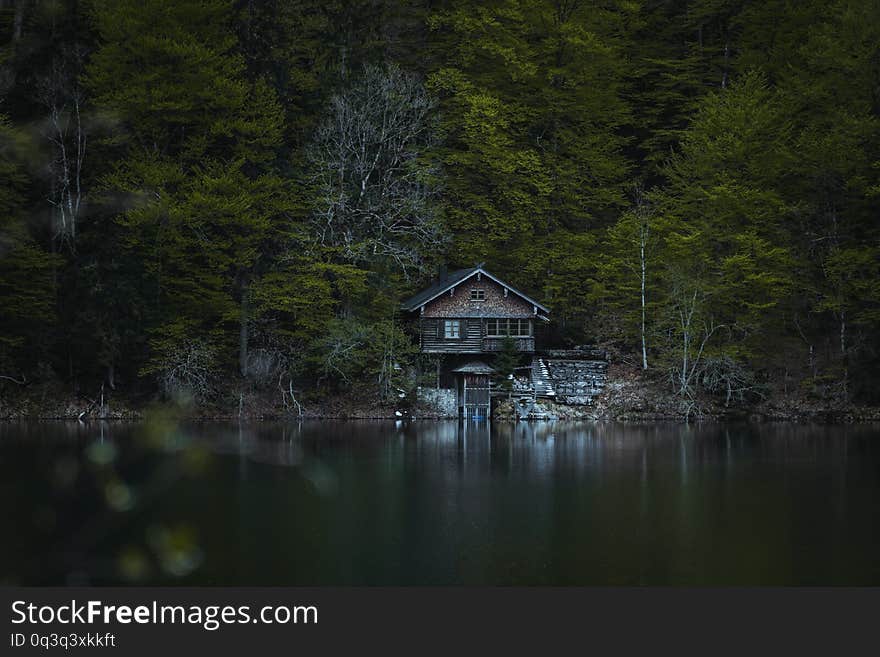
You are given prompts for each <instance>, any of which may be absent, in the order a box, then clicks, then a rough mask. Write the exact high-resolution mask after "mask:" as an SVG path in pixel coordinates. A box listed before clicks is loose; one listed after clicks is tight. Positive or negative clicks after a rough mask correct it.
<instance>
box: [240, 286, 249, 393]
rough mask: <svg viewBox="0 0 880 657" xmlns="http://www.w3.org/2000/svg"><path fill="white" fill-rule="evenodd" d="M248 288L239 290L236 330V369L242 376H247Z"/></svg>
mask: <svg viewBox="0 0 880 657" xmlns="http://www.w3.org/2000/svg"><path fill="white" fill-rule="evenodd" d="M248 310H249V308H248V290H247V288H243V289H242V291H241V321H240V323H239V330H238V370H239V372H240V373H241V375H242V376H247V362H248Z"/></svg>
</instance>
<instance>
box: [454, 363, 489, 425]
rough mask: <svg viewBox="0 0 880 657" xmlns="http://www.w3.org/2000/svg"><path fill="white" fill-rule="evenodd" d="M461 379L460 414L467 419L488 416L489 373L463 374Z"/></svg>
mask: <svg viewBox="0 0 880 657" xmlns="http://www.w3.org/2000/svg"><path fill="white" fill-rule="evenodd" d="M462 379H463V380H462V387H461V398H460V399H461V403H460V405H459V408H460V410H461V412H462V416H463V417H464V418H465V419H468V420H472V419H482V418H487V417H489V399H490V396H489V386H490V379H489V375H488V374H463V375H462Z"/></svg>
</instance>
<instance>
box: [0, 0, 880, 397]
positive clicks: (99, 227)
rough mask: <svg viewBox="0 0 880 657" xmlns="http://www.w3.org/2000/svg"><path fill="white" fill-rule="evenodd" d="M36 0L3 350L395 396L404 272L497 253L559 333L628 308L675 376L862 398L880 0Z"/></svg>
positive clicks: (599, 327) (10, 361) (3, 262)
mask: <svg viewBox="0 0 880 657" xmlns="http://www.w3.org/2000/svg"><path fill="white" fill-rule="evenodd" d="M21 7H22V8H23V11H24V16H23V18H24V20H23V22H22V32H21V34H20V35H18V36H17V37H16V38H15V39H13V38H12V33H11V32H10V33H9V34H5V33H4V38H7V37H8V38H7V41H6V42H4V43H2V44H0V49H2V52H0V67H2V74H3V75H2V78H3V80H4V94H3V111H4V113H5V114H7V115H8V117H9V119H8V120H5V119H4V121H3V122H2V125H0V368H2V371H0V374H5V372H6V369H7V368H11V371H14V372H16V373H17V374H16V375H19V374H23V373H25V372H36V371H38V370H42V371H45V370H46V369H47V368H46V367H45V366H43V365H41V363H44V362H49V363H51V367H52V369H54V373H55V375H56V376H58V377H59V378H61V379H63V380H64V381H65V382H67V383H69V384H70V385H71V386H72V387H73V388H80V387H83V386H93V387H94V386H97V385H100V382H101V381H102V380H106V381H107V382H108V383H111V384H113V383H114V381H116V382H118V383H119V384H120V385H121V386H123V387H125V388H126V389H131V390H134V389H137V388H138V387H141V389H142V390H143V391H144V392H154V391H155V390H156V389H157V388H162V389H164V390H165V392H167V393H169V394H178V392H179V391H181V390H184V389H186V390H190V393H187V394H201V395H204V396H205V397H206V398H207V397H211V396H212V395H213V394H214V392H215V391H213V389H212V388H213V386H214V385H215V384H216V383H217V382H218V380H222V379H223V378H224V377H226V379H227V380H234V379H231V378H230V377H232V376H233V375H234V373H236V372H238V374H240V375H242V376H243V377H245V378H246V380H247V381H250V382H256V379H257V377H256V375H255V373H254V372H255V371H256V370H259V371H260V372H262V376H263V378H264V379H265V378H266V376H268V374H269V373H271V374H272V377H276V378H277V376H280V377H281V379H284V380H289V381H292V380H293V379H296V385H297V386H298V387H299V388H300V389H302V388H304V387H311V388H313V389H321V390H323V391H325V392H326V391H337V392H338V391H342V390H348V391H351V390H354V389H358V390H360V389H363V388H366V389H369V390H370V391H373V392H378V393H379V394H380V395H382V396H383V397H384V398H385V399H386V400H393V399H395V395H398V394H399V393H398V392H397V390H398V389H403V390H407V389H408V386H409V383H408V380H407V378H406V376H405V372H406V371H407V365H408V363H409V362H411V360H412V359H413V347H412V344H411V341H410V340H409V338H407V337H406V332H405V331H404V330H403V329H402V327H401V323H400V319H399V318H398V317H397V309H398V308H399V301H400V298H401V297H402V296H404V295H406V294H407V293H410V292H412V291H415V290H417V289H418V288H419V287H420V285H421V284H422V283H424V282H425V281H426V279H427V278H428V275H429V274H428V270H430V269H432V268H433V267H434V265H435V263H436V262H438V261H440V260H446V261H448V262H449V263H450V264H456V265H458V264H460V265H471V264H473V263H475V262H478V261H484V262H486V265H487V267H489V268H490V269H491V270H492V271H493V272H494V273H496V274H497V275H499V276H501V277H502V278H504V279H506V280H510V281H511V283H513V284H515V285H517V286H518V287H521V288H522V289H525V290H527V291H528V292H529V293H530V294H533V295H534V296H535V297H536V298H538V299H540V300H541V301H542V302H543V303H545V304H547V305H548V306H550V307H551V308H552V309H553V312H552V315H551V316H552V318H553V326H552V327H551V333H552V334H553V336H555V337H554V339H555V340H556V341H557V342H558V343H560V346H562V345H571V344H577V343H584V342H589V341H599V342H602V343H604V344H607V345H613V346H614V347H616V348H617V349H619V350H620V351H621V352H623V353H624V354H625V355H626V356H627V357H629V354H630V353H639V356H641V353H640V352H641V343H642V341H643V340H644V343H645V345H646V349H645V350H646V356H647V358H646V360H647V361H648V363H649V367H650V368H651V369H654V370H658V371H663V372H664V373H666V374H668V375H669V377H670V379H671V380H672V381H673V383H674V384H675V386H676V388H677V389H678V390H680V391H681V392H682V394H684V395H686V396H693V395H694V394H696V393H697V392H700V391H703V392H708V393H710V394H715V395H718V396H719V397H721V398H723V399H724V400H725V401H727V402H729V403H735V402H739V401H742V400H748V399H749V398H753V397H754V395H757V394H766V393H767V391H768V390H770V387H772V385H771V386H770V387H768V386H767V383H768V382H770V383H771V384H772V383H773V382H775V381H781V380H783V379H785V380H788V379H790V378H791V377H795V378H797V377H800V378H802V379H804V380H808V381H813V382H818V381H828V382H829V384H828V385H822V386H819V387H814V389H816V390H826V391H841V392H839V393H838V392H834V393H832V392H828V394H829V395H830V394H842V395H845V396H849V397H850V398H858V399H859V400H863V401H876V400H877V397H876V392H875V389H876V386H874V385H873V381H874V380H875V378H876V374H875V372H876V369H877V367H878V366H880V286H878V280H880V270H878V262H880V255H878V254H880V224H878V221H877V217H878V216H880V214H878V205H877V202H878V199H880V164H878V163H880V122H878V94H877V89H878V88H880V57H878V51H877V44H878V43H880V12H878V6H877V3H876V2H874V1H872V0H833V1H832V2H820V1H819V0H805V1H804V2H797V3H792V2H787V1H785V0H768V1H767V2H761V3H757V2H744V1H742V0H694V1H690V2H633V1H628V0H612V1H610V2H604V3H601V4H596V3H583V2H569V1H565V2H562V1H556V0H534V1H531V2H526V1H525V0H491V1H489V2H476V1H474V0H444V1H442V2H436V3H422V2H418V3H400V2H396V1H391V0H387V1H386V0H383V1H382V2H374V1H372V0H357V1H354V2H343V1H341V0H331V1H329V2H320V1H318V0H294V1H291V2H275V1H274V0H255V1H254V2H247V3H241V2H233V0H113V1H110V0H89V1H88V2H74V1H72V0H71V1H69V2H68V1H64V2H52V3H45V2H33V3H22V5H21ZM73 98H75V99H76V101H77V105H76V107H77V108H78V109H77V113H73V112H72V111H71V109H70V108H71V107H72V105H71V102H72V99H73ZM74 117H76V119H77V120H79V121H81V124H80V123H77V124H76V125H77V126H80V127H81V128H82V135H84V136H85V137H86V142H85V143H86V145H87V147H86V151H85V154H84V157H83V159H82V161H81V162H80V163H79V164H80V165H81V167H80V166H72V165H71V160H70V156H71V154H72V151H70V150H67V151H65V148H67V149H69V147H70V146H72V145H73V143H74V142H73V141H72V137H71V135H72V134H73V133H72V128H73V125H74V124H73V121H74ZM399 117H408V119H411V120H407V121H403V122H399V123H397V124H395V125H397V126H398V127H401V126H402V129H403V131H402V132H401V131H397V132H396V133H394V134H396V135H397V136H396V137H395V138H394V139H390V138H388V136H389V135H390V134H392V133H391V132H388V131H387V128H388V127H389V126H390V125H391V123H389V122H388V121H389V120H390V119H395V118H399ZM412 130H415V133H413V132H412ZM59 135H61V136H60V137H59ZM343 142H344V143H343ZM65 158H67V160H65ZM371 162H375V166H374V167H371V165H370V163H371ZM65 172H66V173H65ZM70 172H76V173H77V174H80V173H81V175H77V176H76V179H75V181H74V180H72V179H71V177H70V176H69V175H67V174H69V173H70ZM65 175H67V177H66V178H65ZM61 187H65V188H66V189H72V188H73V187H76V189H77V190H78V191H77V198H78V199H80V200H82V209H81V212H79V214H78V215H77V232H76V236H75V239H73V237H72V236H71V237H69V238H68V239H66V240H61V239H59V237H58V234H57V216H56V214H57V211H58V206H57V201H58V199H59V198H62V196H60V195H59V189H60V188H61ZM634 189H637V190H643V191H639V192H638V193H636V194H635V195H633V194H632V192H633V190H634ZM630 196H634V198H629V197H630ZM51 203H55V204H56V205H54V206H53V205H52V204H51ZM328 218H330V219H332V222H329V223H328V221H323V220H328ZM53 222H54V223H53ZM331 223H332V226H331V225H330V224H331ZM328 226H329V227H330V228H332V230H330V231H329V232H328V230H326V229H328ZM331 233H332V234H331ZM254 359H255V360H254ZM251 360H254V363H251ZM633 360H635V359H633ZM639 360H641V358H639ZM257 361H259V362H257ZM499 361H500V362H501V364H502V366H503V369H505V371H506V370H507V369H508V367H509V366H510V364H509V363H506V361H505V355H504V354H502V355H501V357H500V358H499ZM512 361H513V359H512V358H511V362H512ZM255 368H256V369H255ZM139 376H141V378H139ZM285 377H286V378H285ZM281 379H279V380H281ZM832 383H833V385H832ZM255 384H256V383H255ZM291 385H293V384H292V383H291ZM174 391H178V392H174Z"/></svg>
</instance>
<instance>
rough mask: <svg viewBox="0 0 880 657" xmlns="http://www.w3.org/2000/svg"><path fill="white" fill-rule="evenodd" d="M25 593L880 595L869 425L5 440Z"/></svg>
mask: <svg viewBox="0 0 880 657" xmlns="http://www.w3.org/2000/svg"><path fill="white" fill-rule="evenodd" d="M0 473H2V480H0V481H2V483H0V485H2V490H3V494H2V497H0V508H2V510H3V514H4V518H6V519H7V526H9V527H12V528H14V529H13V531H12V532H10V535H9V536H8V537H7V539H6V541H4V543H3V547H2V548H0V550H2V552H0V556H2V557H3V558H2V568H0V579H2V581H4V582H8V583H27V584H33V583H36V584H64V583H71V584H76V583H84V584H85V583H96V584H111V583H145V584H146V583H162V584H167V583H182V584H183V583H186V584H200V583H202V584H204V583H213V584H253V585H258V584H562V585H566V584H672V585H676V584H688V585H693V584H697V585H699V584H856V585H858V584H880V556H878V555H880V513H878V502H880V447H878V428H877V427H876V426H872V425H852V426H820V425H815V426H814V425H797V424H720V423H711V424H698V425H681V424H672V423H669V424H665V423H658V424H644V425H639V424H634V425H630V424H615V423H583V422H580V423H565V422H552V423H516V424H509V423H505V424H498V423H495V424H488V423H467V422H465V423H459V422H454V421H453V422H427V421H426V422H384V421H347V422H342V421H339V422H337V421H309V422H302V423H298V422H293V423H274V422H266V423H251V424H229V423H198V424H185V423H179V422H176V421H174V420H173V418H170V417H167V416H157V417H156V418H154V419H153V420H152V421H150V422H144V423H128V424H122V423H117V424H107V423H93V424H89V425H81V424H76V423H8V424H3V425H0Z"/></svg>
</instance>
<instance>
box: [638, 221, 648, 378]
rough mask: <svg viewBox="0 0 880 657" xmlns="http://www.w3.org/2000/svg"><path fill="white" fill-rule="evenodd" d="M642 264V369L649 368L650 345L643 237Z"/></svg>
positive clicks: (643, 240) (642, 242) (642, 243)
mask: <svg viewBox="0 0 880 657" xmlns="http://www.w3.org/2000/svg"><path fill="white" fill-rule="evenodd" d="M640 246H641V251H640V255H641V261H642V262H641V264H642V369H643V370H646V369H648V346H647V344H646V341H647V339H646V338H645V278H646V269H647V267H646V263H645V239H644V236H643V237H642V241H641V245H640Z"/></svg>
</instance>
